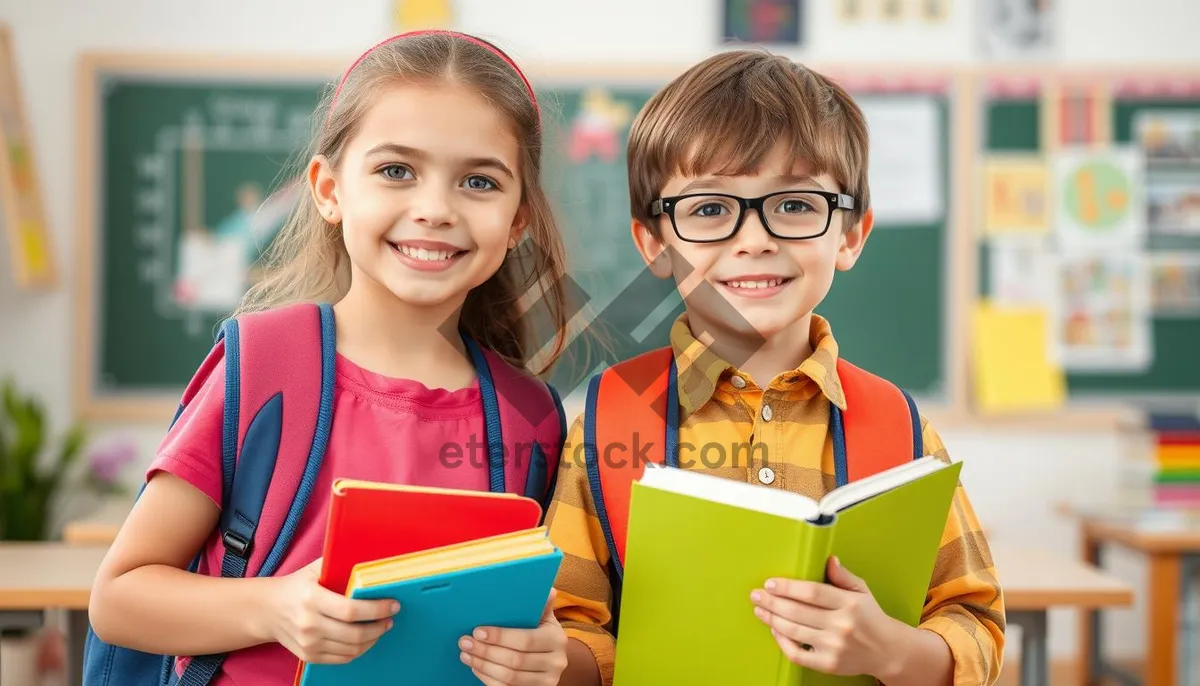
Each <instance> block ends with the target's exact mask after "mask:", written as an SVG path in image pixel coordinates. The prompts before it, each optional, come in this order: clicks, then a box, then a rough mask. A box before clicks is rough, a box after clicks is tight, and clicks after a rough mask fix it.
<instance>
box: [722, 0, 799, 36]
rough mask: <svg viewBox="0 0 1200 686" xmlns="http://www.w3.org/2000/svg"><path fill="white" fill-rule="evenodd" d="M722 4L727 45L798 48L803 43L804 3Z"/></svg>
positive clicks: (740, 0)
mask: <svg viewBox="0 0 1200 686" xmlns="http://www.w3.org/2000/svg"><path fill="white" fill-rule="evenodd" d="M722 4H723V13H722V14H723V16H722V32H721V39H722V41H723V42H725V43H758V44H763V45H777V46H784V45H787V46H798V45H800V44H801V43H802V42H803V40H804V3H803V2H802V0H725V1H724V3H722Z"/></svg>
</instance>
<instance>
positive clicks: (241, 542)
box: [221, 530, 250, 560]
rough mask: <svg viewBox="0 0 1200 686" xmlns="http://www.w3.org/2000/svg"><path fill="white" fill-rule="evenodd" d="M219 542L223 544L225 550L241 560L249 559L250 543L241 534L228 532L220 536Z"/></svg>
mask: <svg viewBox="0 0 1200 686" xmlns="http://www.w3.org/2000/svg"><path fill="white" fill-rule="evenodd" d="M221 540H222V541H223V542H224V543H225V550H227V551H229V552H231V553H233V554H234V555H237V556H238V557H240V558H242V559H243V560H248V559H250V541H249V540H248V539H246V538H245V537H244V536H242V535H241V534H239V533H237V532H236V531H233V530H228V531H226V532H225V533H224V534H223V535H222V536H221Z"/></svg>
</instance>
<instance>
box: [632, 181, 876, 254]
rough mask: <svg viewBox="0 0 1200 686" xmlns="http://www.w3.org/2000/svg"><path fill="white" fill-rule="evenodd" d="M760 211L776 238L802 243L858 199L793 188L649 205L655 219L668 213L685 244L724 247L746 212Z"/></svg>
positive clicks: (676, 198)
mask: <svg viewBox="0 0 1200 686" xmlns="http://www.w3.org/2000/svg"><path fill="white" fill-rule="evenodd" d="M749 209H754V210H757V211H758V216H759V218H760V219H761V220H762V224H763V228H765V229H766V230H767V233H769V234H771V235H772V236H774V237H775V238H780V239H784V240H803V239H808V238H817V237H819V236H823V235H825V232H826V231H828V230H829V225H830V224H831V223H832V219H833V213H834V211H835V210H851V209H854V198H853V197H851V196H849V195H846V194H845V193H833V192H831V191H815V190H793V191H779V192H777V193H768V194H767V195H764V196H761V197H758V198H743V197H741V196H738V195H729V194H728V193H689V194H687V195H674V196H671V197H667V198H659V199H657V200H655V201H654V202H652V203H650V216H652V217H657V216H658V215H660V214H665V215H667V216H668V217H670V218H671V226H672V227H673V228H674V229H675V235H677V236H679V238H680V240H684V241H687V242H689V243H719V242H720V241H725V240H729V239H730V238H732V237H733V236H734V234H736V233H737V232H738V229H740V228H742V222H743V221H744V220H745V218H746V210H749Z"/></svg>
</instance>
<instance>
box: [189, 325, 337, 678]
mask: <svg viewBox="0 0 1200 686" xmlns="http://www.w3.org/2000/svg"><path fill="white" fill-rule="evenodd" d="M319 318H320V338H321V397H320V405H319V409H318V413H317V424H316V426H315V427H313V428H312V442H311V446H312V447H311V449H310V452H309V455H308V461H307V463H306V464H305V467H304V473H303V476H302V477H301V484H300V488H299V489H297V491H296V494H295V497H294V498H293V500H292V504H291V507H290V508H289V509H288V513H287V519H286V520H285V522H284V526H283V528H282V530H281V531H280V532H279V534H278V536H276V537H275V540H274V541H273V542H270V543H271V549H270V553H269V554H268V555H267V557H266V559H265V560H264V562H263V564H262V566H261V568H260V569H259V570H258V573H257V576H260V577H266V576H271V575H273V574H274V573H275V570H276V569H277V568H278V566H279V563H280V561H281V560H282V559H283V555H284V553H285V552H286V551H287V547H288V545H289V544H290V543H291V539H292V536H293V535H294V534H295V532H296V529H297V527H298V526H299V524H300V519H301V517H302V516H303V514H304V509H305V507H306V506H307V504H308V499H309V496H310V495H311V494H312V488H313V485H314V484H315V483H316V479H317V474H318V473H319V472H320V469H321V463H322V460H323V458H324V455H325V448H326V446H327V445H328V440H329V434H330V429H331V426H332V422H333V389H334V378H335V375H334V370H335V365H336V358H335V351H336V343H335V336H334V333H335V328H334V321H333V310H332V308H331V307H330V306H329V305H327V304H322V305H320V306H319ZM238 326H239V325H238V322H237V320H234V319H231V320H229V321H228V322H226V323H225V325H224V326H223V327H222V330H221V334H220V335H219V338H223V339H224V341H225V357H226V367H225V369H226V377H225V418H224V424H223V427H222V470H223V484H224V507H223V508H222V510H221V521H220V527H221V537H222V540H223V541H224V543H225V554H224V557H223V558H222V561H221V576H223V577H243V576H245V574H246V570H247V564H248V561H249V559H250V554H251V551H252V548H253V547H254V546H255V545H262V544H265V543H268V541H267V540H265V539H264V540H258V539H257V538H256V535H257V534H258V523H259V517H260V516H261V515H262V509H263V503H264V502H265V501H266V496H267V491H268V489H269V487H270V484H271V480H272V477H273V476H274V472H275V466H276V460H277V458H278V451H279V441H280V437H281V434H282V430H283V394H282V392H279V393H276V394H275V395H273V396H271V398H270V399H269V400H268V401H267V402H266V403H265V404H264V405H263V406H262V407H261V408H259V409H258V410H257V411H256V412H255V415H254V419H253V420H252V421H251V424H250V426H249V428H248V429H247V431H246V434H245V437H244V439H243V440H242V446H241V459H240V460H239V459H238V451H237V441H238V427H239V425H240V419H241V412H242V407H241V397H240V389H241V378H240V374H241V372H242V366H241V337H240V336H239V330H238ZM225 657H226V655H224V654H217V655H201V656H196V658H195V659H193V660H192V661H191V663H189V664H188V667H187V669H186V670H184V673H183V675H182V676H181V677H180V679H179V681H178V683H179V684H180V686H208V684H209V682H211V681H212V678H213V677H214V676H215V675H216V673H217V672H218V671H219V670H220V668H221V665H222V664H223V663H224V661H225ZM171 672H173V670H171Z"/></svg>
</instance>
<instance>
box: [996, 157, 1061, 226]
mask: <svg viewBox="0 0 1200 686" xmlns="http://www.w3.org/2000/svg"><path fill="white" fill-rule="evenodd" d="M983 230H984V233H985V234H988V235H1003V234H1010V233H1017V234H1045V233H1048V232H1049V230H1050V179H1049V174H1048V173H1047V170H1046V164H1045V162H1044V161H1043V160H1042V158H1041V157H1038V156H1012V157H1003V156H993V157H991V158H989V159H987V160H986V161H985V162H984V165H983Z"/></svg>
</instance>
